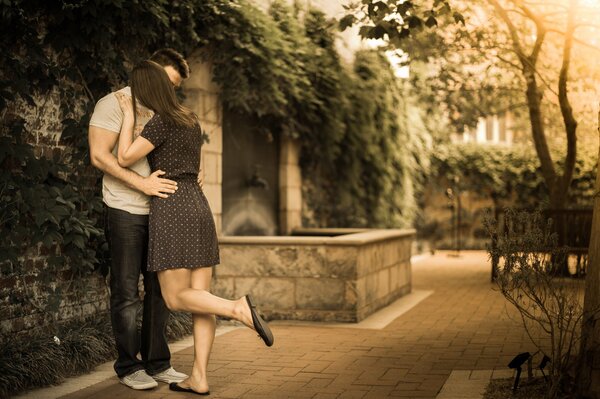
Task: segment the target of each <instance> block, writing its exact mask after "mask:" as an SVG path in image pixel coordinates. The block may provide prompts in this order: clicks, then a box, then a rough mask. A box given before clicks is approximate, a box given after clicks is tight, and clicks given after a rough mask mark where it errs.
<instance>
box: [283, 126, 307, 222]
mask: <svg viewBox="0 0 600 399" xmlns="http://www.w3.org/2000/svg"><path fill="white" fill-rule="evenodd" d="M280 145H281V147H280V154H279V231H280V233H281V234H290V233H291V232H292V230H293V229H294V228H296V227H301V226H302V176H301V174H300V165H299V157H300V144H299V143H298V141H296V140H293V139H290V138H287V137H282V139H281V144H280Z"/></svg>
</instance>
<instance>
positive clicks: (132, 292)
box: [106, 207, 171, 378]
mask: <svg viewBox="0 0 600 399" xmlns="http://www.w3.org/2000/svg"><path fill="white" fill-rule="evenodd" d="M106 238H107V240H108V244H109V247H110V255H111V260H112V261H111V268H110V316H111V321H112V328H113V333H114V336H115V342H116V344H117V352H118V358H117V361H116V362H115V366H114V367H115V371H116V372H117V375H118V376H119V378H122V377H124V376H126V375H128V374H131V373H133V372H135V371H138V370H141V369H146V371H147V372H148V374H150V375H152V374H156V373H160V372H161V371H164V370H166V369H168V368H169V367H171V352H170V351H169V346H168V344H167V334H166V327H167V321H168V319H169V310H168V309H167V306H166V305H165V301H164V300H163V297H162V294H161V292H160V285H159V284H158V276H157V274H156V273H150V272H148V271H146V262H147V256H148V216H147V215H133V214H131V213H129V212H125V211H122V210H119V209H114V208H110V207H107V220H106ZM140 273H142V275H143V277H144V311H143V315H142V331H141V334H140V332H139V331H138V328H137V321H136V320H137V316H138V313H139V311H140V302H141V301H140V296H139V292H138V281H139V277H140ZM138 353H140V354H141V356H142V360H140V359H139V358H138V357H137V354H138Z"/></svg>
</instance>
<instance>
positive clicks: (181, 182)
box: [140, 114, 219, 271]
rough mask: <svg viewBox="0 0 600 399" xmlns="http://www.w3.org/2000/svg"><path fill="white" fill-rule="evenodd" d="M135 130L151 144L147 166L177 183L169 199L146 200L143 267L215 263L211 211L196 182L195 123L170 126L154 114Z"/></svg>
mask: <svg viewBox="0 0 600 399" xmlns="http://www.w3.org/2000/svg"><path fill="white" fill-rule="evenodd" d="M140 135H141V136H142V137H144V138H145V139H147V140H148V141H150V142H151V143H152V144H153V145H154V147H155V149H154V150H153V151H152V152H151V153H150V154H148V162H149V163H150V167H151V168H152V171H155V170H159V169H160V170H163V171H165V172H166V174H165V175H164V176H163V177H165V178H167V179H171V180H175V181H177V187H178V189H177V191H176V192H175V194H171V195H170V196H169V198H159V197H152V198H151V200H150V220H149V234H150V240H149V244H148V270H149V271H159V270H166V269H178V268H196V267H207V266H213V265H217V264H219V243H218V240H217V233H216V229H215V223H214V220H213V215H212V212H211V210H210V206H209V204H208V201H207V200H206V197H205V196H204V193H203V192H202V190H201V189H200V186H199V185H198V182H197V177H198V169H199V167H200V147H201V146H202V136H201V132H200V127H199V126H198V125H195V126H194V127H181V126H174V125H171V124H169V123H168V122H167V121H165V120H164V119H162V118H161V116H160V115H158V114H157V115H154V116H153V117H152V119H150V121H149V122H148V123H147V124H146V126H145V127H144V130H143V131H142V133H141V134H140Z"/></svg>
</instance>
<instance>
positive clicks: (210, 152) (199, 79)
mask: <svg viewBox="0 0 600 399" xmlns="http://www.w3.org/2000/svg"><path fill="white" fill-rule="evenodd" d="M188 63H189V64H190V69H191V70H192V74H191V76H190V77H189V78H188V79H187V80H185V82H184V84H183V88H184V92H185V96H186V99H185V105H186V106H188V107H190V108H191V109H192V110H193V111H194V112H195V113H196V114H197V115H198V117H199V118H200V124H201V126H202V129H203V130H204V131H205V132H206V133H207V134H208V137H209V142H208V143H205V144H204V145H203V146H202V160H201V168H202V170H203V171H204V184H203V191H204V194H205V195H206V198H207V199H208V202H209V203H210V207H211V209H212V212H213V216H214V218H215V224H216V226H217V234H221V216H222V196H221V185H222V176H223V173H222V158H223V157H222V155H223V108H222V105H221V102H220V100H219V87H218V86H217V85H216V84H215V83H214V82H213V80H212V64H211V63H208V62H202V61H201V59H200V56H199V55H198V54H192V55H191V56H190V57H189V58H188Z"/></svg>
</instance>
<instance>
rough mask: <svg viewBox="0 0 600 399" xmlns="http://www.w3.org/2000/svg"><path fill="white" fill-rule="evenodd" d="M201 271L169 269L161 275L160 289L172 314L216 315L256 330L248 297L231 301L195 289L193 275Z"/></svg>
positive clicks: (161, 272)
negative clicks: (176, 312)
mask: <svg viewBox="0 0 600 399" xmlns="http://www.w3.org/2000/svg"><path fill="white" fill-rule="evenodd" d="M196 270H201V269H169V270H161V271H159V272H158V281H159V282H160V289H161V292H162V295H163V298H164V299H165V302H166V304H167V307H168V308H169V309H171V310H176V311H182V312H190V313H192V314H215V315H218V316H223V317H227V318H230V319H235V320H237V321H240V322H242V323H244V324H245V325H246V326H247V327H250V328H252V329H254V325H253V323H252V313H251V312H250V307H249V306H248V303H247V302H246V299H245V298H244V297H241V298H239V299H237V300H233V301H230V300H228V299H223V298H221V297H218V296H216V295H213V294H211V293H210V292H208V291H207V290H205V289H197V288H192V283H191V281H192V272H193V271H196Z"/></svg>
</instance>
